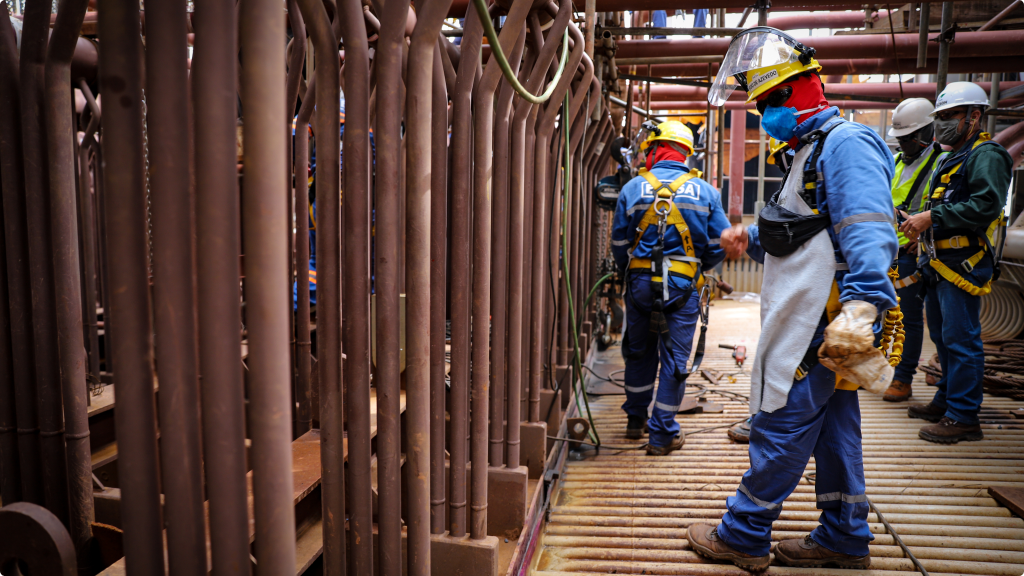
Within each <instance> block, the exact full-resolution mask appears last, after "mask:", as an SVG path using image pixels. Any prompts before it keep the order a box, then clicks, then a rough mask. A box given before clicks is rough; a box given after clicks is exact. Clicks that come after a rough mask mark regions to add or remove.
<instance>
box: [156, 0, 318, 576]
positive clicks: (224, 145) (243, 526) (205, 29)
mask: <svg viewBox="0 0 1024 576" xmlns="http://www.w3.org/2000/svg"><path fill="white" fill-rule="evenodd" d="M137 8H138V6H136V10H137ZM195 9H196V21H195V30H196V44H195V49H194V55H195V65H194V66H193V68H192V98H193V113H194V119H193V121H194V130H195V171H196V175H195V181H196V184H195V185H196V215H195V219H196V245H197V246H201V247H202V249H200V250H196V271H197V275H196V294H197V305H198V315H197V318H198V329H199V330H198V331H199V373H200V375H201V379H200V397H201V402H202V425H203V456H204V467H205V469H206V478H205V479H206V483H205V486H206V498H207V500H208V501H209V518H210V520H209V522H210V533H209V536H210V555H211V558H212V567H213V573H215V574H232V575H240V576H247V575H248V574H249V572H250V565H251V562H250V559H249V513H248V506H247V504H246V497H247V496H246V480H245V475H246V470H247V466H246V447H245V390H244V383H243V378H242V363H241V362H240V361H239V350H241V347H242V334H241V330H240V328H239V327H240V326H241V325H242V313H241V307H240V305H239V297H240V294H239V279H240V277H239V276H240V275H239V272H240V270H239V259H238V255H239V254H241V252H242V249H241V222H240V220H239V212H240V210H241V207H240V203H239V193H238V171H237V159H238V154H237V135H236V128H237V117H238V101H237V96H236V94H237V89H236V84H235V83H236V81H237V77H238V74H237V62H238V36H237V33H238V24H237V14H236V12H235V3H234V2H232V1H231V0H212V1H209V2H200V3H198V4H197V5H196V7H195ZM307 294H308V291H307ZM327 498H328V493H327V492H326V490H325V491H324V499H325V500H326V499H327ZM325 518H326V517H325ZM324 524H325V526H326V525H327V521H326V520H325V522H324Z"/></svg>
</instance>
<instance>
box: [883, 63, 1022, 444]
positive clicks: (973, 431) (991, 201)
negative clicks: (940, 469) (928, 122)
mask: <svg viewBox="0 0 1024 576" xmlns="http://www.w3.org/2000/svg"><path fill="white" fill-rule="evenodd" d="M988 107H989V101H988V95H987V94H986V93H985V91H984V90H983V89H982V88H981V87H980V86H978V85H977V84H974V83H973V82H953V83H952V84H950V85H948V86H946V87H945V89H943V91H942V93H940V94H939V97H938V99H937V100H936V101H935V111H934V112H932V116H934V118H935V139H936V140H938V142H939V143H940V144H945V145H947V146H950V147H951V148H952V152H951V153H950V154H949V155H948V156H947V157H946V158H944V159H943V160H942V162H941V163H940V164H939V166H938V167H937V168H936V169H935V173H934V174H933V176H932V183H931V192H930V194H929V195H928V197H927V200H926V202H925V209H924V210H923V211H922V212H920V213H918V214H914V215H912V216H910V217H909V218H908V219H907V220H906V221H905V222H904V223H903V224H902V225H901V226H900V231H901V232H902V233H903V235H904V236H906V237H907V239H908V240H911V241H915V240H916V241H918V242H919V243H920V244H921V256H920V258H919V259H918V266H919V267H920V268H921V270H922V273H923V278H924V280H925V286H926V288H925V290H926V291H927V295H926V297H925V313H926V315H927V317H928V332H929V333H930V335H931V338H932V342H934V343H935V349H936V350H937V351H938V354H939V362H940V364H941V365H942V378H940V379H939V381H938V383H937V384H936V386H937V387H938V391H937V392H936V393H935V396H934V397H933V398H932V401H931V402H929V403H928V404H917V405H913V406H910V408H909V409H908V410H907V415H908V416H910V417H911V418H919V419H922V420H927V421H928V422H933V423H934V424H931V425H929V426H925V427H923V428H921V430H920V432H919V436H920V437H921V438H923V439H924V440H927V441H929V442H937V443H941V444H953V443H956V442H960V441H970V440H981V439H982V437H983V434H982V431H981V426H980V424H979V420H978V412H979V410H980V408H981V401H982V390H983V389H982V379H983V377H984V375H985V374H984V370H985V351H984V348H983V347H982V342H981V297H982V296H983V295H985V294H988V293H989V292H990V291H991V290H992V281H993V280H994V279H998V276H999V267H998V266H999V258H998V256H999V255H998V254H996V253H995V250H993V246H992V244H993V240H994V239H995V236H996V231H997V228H998V227H999V226H1000V225H1001V224H1003V223H1004V222H1005V220H1004V218H1003V207H1004V206H1005V205H1006V194H1007V191H1008V190H1009V187H1010V178H1011V168H1012V165H1013V162H1012V160H1011V158H1010V155H1009V154H1008V153H1007V152H1006V150H1005V149H1004V148H1003V147H1002V146H1000V145H999V144H997V143H995V142H993V141H991V140H990V139H989V135H988V134H987V133H985V132H983V131H982V128H981V126H982V122H983V118H984V114H985V111H986V109H987V108H988Z"/></svg>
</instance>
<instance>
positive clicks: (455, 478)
mask: <svg viewBox="0 0 1024 576" xmlns="http://www.w3.org/2000/svg"><path fill="white" fill-rule="evenodd" d="M464 14H465V16H466V19H465V24H464V25H463V30H464V33H463V36H462V44H461V50H462V59H461V61H460V62H459V74H458V76H457V82H456V86H455V94H454V95H453V96H452V136H451V156H452V168H451V179H450V183H449V186H450V187H451V192H450V195H451V202H452V206H451V214H452V218H453V221H454V219H455V218H458V217H461V216H462V215H468V214H469V213H470V212H469V211H470V210H471V209H472V208H471V192H470V191H471V187H472V184H471V182H472V174H471V172H470V170H471V166H472V164H471V157H472V146H473V140H472V136H473V133H472V131H471V129H472V125H473V108H472V106H473V88H474V86H475V84H476V78H477V74H478V72H479V70H480V65H479V59H478V58H479V54H480V42H481V40H482V38H483V25H482V24H481V23H480V19H479V17H478V16H477V13H476V10H475V9H473V7H469V10H468V12H464ZM470 233H471V228H470V226H468V225H466V223H465V222H460V225H458V226H453V227H452V236H451V251H452V254H451V278H452V280H451V288H450V300H451V306H452V310H451V326H452V328H451V334H452V361H451V381H452V394H451V421H452V431H451V446H450V447H449V451H450V452H451V476H450V481H451V490H450V493H449V498H450V501H449V503H448V509H449V516H450V520H449V522H450V526H449V533H450V534H451V536H453V537H455V538H462V537H464V536H465V535H466V531H467V511H466V505H467V491H466V462H467V460H468V458H467V456H468V455H467V453H466V452H467V450H466V437H467V436H468V431H469V430H468V428H469V387H470V373H469V372H470V356H471V350H470V317H471V304H470V297H471V296H470V295H471V285H470V270H471V262H470V257H471V249H470V242H471V238H470ZM485 450H486V448H485Z"/></svg>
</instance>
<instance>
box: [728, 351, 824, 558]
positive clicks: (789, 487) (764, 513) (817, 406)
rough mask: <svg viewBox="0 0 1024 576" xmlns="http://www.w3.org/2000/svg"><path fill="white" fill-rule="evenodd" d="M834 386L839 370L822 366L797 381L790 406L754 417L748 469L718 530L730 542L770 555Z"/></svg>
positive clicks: (816, 367)
mask: <svg viewBox="0 0 1024 576" xmlns="http://www.w3.org/2000/svg"><path fill="white" fill-rule="evenodd" d="M834 388H835V374H834V373H833V372H831V371H829V370H828V369H827V368H825V367H824V366H822V365H820V364H819V365H817V366H815V367H814V368H812V369H811V371H810V373H809V374H808V375H807V376H806V377H804V378H801V379H800V380H798V381H797V382H795V383H794V384H793V388H792V389H791V390H790V391H789V397H788V398H787V402H786V406H784V407H782V408H780V409H778V410H776V411H774V412H758V413H757V414H755V415H754V417H753V419H752V420H751V426H750V445H749V448H748V450H749V452H748V453H749V456H750V469H749V470H747V471H746V473H744V474H743V479H742V481H741V484H740V486H739V487H738V489H737V491H736V494H735V495H733V496H730V497H729V498H728V499H727V500H726V507H727V508H728V511H727V512H726V514H725V516H724V517H723V518H722V524H721V525H720V526H719V528H718V535H719V537H721V538H722V540H723V541H725V542H726V543H727V544H729V546H731V547H733V548H734V549H736V550H739V551H740V552H743V553H746V554H753V555H755V556H763V555H766V554H768V549H769V546H770V544H771V530H772V523H773V522H774V521H775V520H776V519H777V518H778V517H779V514H780V513H781V512H782V502H783V501H785V499H786V498H787V497H789V495H790V494H791V493H792V492H793V490H795V489H796V487H797V485H798V484H799V483H800V481H801V480H802V479H803V472H804V469H805V468H806V467H807V462H808V461H809V460H810V457H811V453H812V452H813V450H814V445H815V443H816V442H817V439H818V434H819V432H820V430H821V426H822V422H823V421H824V414H825V411H824V410H822V407H823V406H824V405H825V404H826V403H827V402H828V399H829V397H830V396H831V395H832V393H833V391H834Z"/></svg>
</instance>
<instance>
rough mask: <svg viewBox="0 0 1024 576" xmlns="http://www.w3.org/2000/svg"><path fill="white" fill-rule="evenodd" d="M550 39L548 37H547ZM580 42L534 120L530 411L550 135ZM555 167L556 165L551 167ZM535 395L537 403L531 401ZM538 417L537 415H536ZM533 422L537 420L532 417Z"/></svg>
mask: <svg viewBox="0 0 1024 576" xmlns="http://www.w3.org/2000/svg"><path fill="white" fill-rule="evenodd" d="M549 41H550V39H549ZM583 49H584V45H583V42H577V43H576V44H575V46H573V48H572V51H571V52H570V53H569V58H568V62H567V63H566V69H565V73H564V74H562V77H561V78H560V79H559V82H558V85H557V86H556V87H555V90H554V93H553V94H552V95H551V99H550V100H549V101H548V104H547V107H546V108H545V109H544V112H543V116H542V117H541V118H539V119H538V121H537V136H536V145H535V146H534V150H535V155H536V156H535V158H536V159H535V160H534V166H535V168H534V182H533V189H534V192H533V194H534V196H533V273H532V278H531V281H532V282H533V286H532V289H531V292H532V294H531V298H532V300H533V303H532V305H531V310H530V333H531V335H530V377H531V380H530V398H531V408H530V409H531V412H532V411H533V406H535V405H536V406H537V410H538V411H539V400H540V386H541V378H542V377H543V373H544V356H543V354H544V339H545V335H544V329H545V325H546V323H547V320H548V318H549V316H547V313H546V312H545V307H546V306H545V302H546V300H548V298H547V297H546V295H545V282H546V280H547V274H546V270H545V267H546V266H547V263H548V259H547V258H545V257H544V255H545V254H547V250H548V237H549V234H548V231H549V227H548V223H549V219H550V218H551V217H552V216H553V215H552V214H548V213H547V207H548V205H549V204H550V202H551V199H550V198H549V197H548V187H549V182H550V181H551V173H549V171H548V168H549V166H548V164H549V162H550V161H551V134H552V132H553V131H554V128H555V116H556V115H557V114H558V111H559V108H560V106H559V103H560V102H561V101H562V99H563V98H564V96H565V93H566V91H567V90H568V89H569V83H570V81H571V80H572V77H573V75H574V73H575V71H576V68H577V67H578V66H579V63H580V60H582V58H583ZM553 169H556V170H557V168H553ZM552 193H554V192H553V191H552ZM534 398H536V399H537V402H533V399H534ZM538 420H539V415H538ZM535 421H536V420H535Z"/></svg>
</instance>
